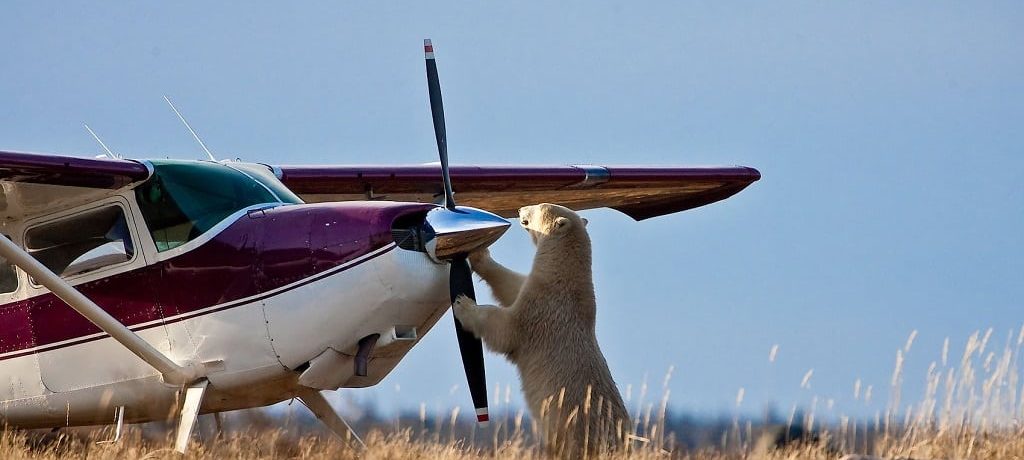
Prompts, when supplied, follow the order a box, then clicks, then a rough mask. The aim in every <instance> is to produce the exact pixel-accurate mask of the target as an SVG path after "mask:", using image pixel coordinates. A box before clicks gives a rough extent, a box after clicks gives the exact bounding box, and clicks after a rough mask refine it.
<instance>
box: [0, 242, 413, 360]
mask: <svg viewBox="0 0 1024 460" xmlns="http://www.w3.org/2000/svg"><path fill="white" fill-rule="evenodd" d="M394 248H395V246H392V247H391V248H390V249H388V250H386V251H381V252H379V253H377V254H374V255H372V256H370V257H367V258H365V259H362V260H359V261H357V262H355V263H353V264H351V265H347V266H345V267H344V268H342V269H340V270H335V271H327V272H325V273H321V274H319V275H317V276H314V277H312V278H309V279H308V280H306V281H305V282H302V283H299V284H296V285H294V286H291V287H289V288H287V289H282V290H280V291H276V292H273V293H267V294H264V295H261V296H258V297H254V298H251V299H242V300H238V301H234V302H230V303H228V304H225V305H222V306H220V307H218V308H215V309H213V310H209V311H204V312H200V313H196V314H193V315H185V316H182V317H180V318H174V319H172V320H170V321H167V320H165V321H163V322H161V323H156V324H151V325H148V326H144V327H129V328H128V329H130V330H132V331H134V332H138V331H144V330H147V329H152V328H154V327H159V326H165V325H168V324H174V323H178V322H181V321H185V320H188V319H192V318H197V317H200V316H206V315H211V314H213V313H217V312H221V311H224V310H228V309H231V308H235V307H239V306H242V305H246V304H250V303H253V302H259V301H261V300H265V299H267V298H270V297H273V296H275V295H278V294H284V293H285V292H289V291H292V290H295V289H298V288H300V287H303V286H305V285H307V284H310V283H315V282H317V281H320V280H322V279H324V278H326V277H328V276H331V275H336V274H339V273H342V272H344V271H347V270H348V269H350V268H354V267H358V266H359V265H362V264H363V263H364V262H367V261H370V260H373V259H376V258H377V257H380V256H382V255H384V254H387V253H389V252H391V251H392V250H394ZM108 337H110V335H108V334H103V335H100V336H96V337H90V338H83V339H81V340H77V341H74V342H68V343H63V344H60V345H54V346H50V347H45V348H40V349H37V350H28V351H25V352H23V353H17V354H14V355H9V356H4V357H0V361H4V360H8V359H13V358H18V357H22V356H27V355H31V354H39V353H44V352H47V351H53V350H59V349H61V348H67V347H71V346H75V345H81V344H83V343H89V342H93V341H96V340H100V339H105V338H108Z"/></svg>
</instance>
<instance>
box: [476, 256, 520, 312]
mask: <svg viewBox="0 0 1024 460" xmlns="http://www.w3.org/2000/svg"><path fill="white" fill-rule="evenodd" d="M469 265H470V267H472V269H473V271H474V272H476V274H477V275H480V278H481V279H483V280H484V282H486V283H487V285H488V286H490V287H491V292H493V293H494V298H495V299H498V304H500V305H501V306H503V307H509V306H512V304H513V303H515V302H516V297H518V296H519V291H520V290H522V288H523V283H525V282H526V277H525V276H523V275H521V274H519V273H516V272H514V271H512V270H509V269H508V268H506V267H505V266H504V265H502V264H500V263H498V262H497V261H495V260H494V259H492V258H491V251H489V250H488V249H487V248H483V249H478V250H476V251H473V252H471V253H469Z"/></svg>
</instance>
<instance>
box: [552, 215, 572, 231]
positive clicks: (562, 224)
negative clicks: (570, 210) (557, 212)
mask: <svg viewBox="0 0 1024 460" xmlns="http://www.w3.org/2000/svg"><path fill="white" fill-rule="evenodd" d="M569 224H570V222H569V219H566V218H565V217H559V218H557V219H555V229H556V230H559V231H561V230H565V229H567V228H569Z"/></svg>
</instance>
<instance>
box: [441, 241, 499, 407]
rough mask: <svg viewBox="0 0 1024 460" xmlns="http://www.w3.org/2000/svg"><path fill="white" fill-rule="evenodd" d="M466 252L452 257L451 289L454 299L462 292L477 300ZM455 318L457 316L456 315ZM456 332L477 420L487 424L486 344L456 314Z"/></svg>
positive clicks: (453, 300) (449, 277)
mask: <svg viewBox="0 0 1024 460" xmlns="http://www.w3.org/2000/svg"><path fill="white" fill-rule="evenodd" d="M472 273H473V272H472V271H470V268H469V262H467V261H466V256H465V255H464V254H460V255H458V256H456V257H455V258H454V259H452V265H451V271H450V272H449V273H448V291H449V293H450V294H451V297H452V303H455V299H456V298H457V297H458V296H460V295H466V296H468V297H470V298H472V299H473V300H476V293H475V292H473V276H472ZM452 318H455V316H454V315H453V316H452ZM455 336H456V337H457V338H458V339H459V351H461V352H462V367H463V368H465V369H466V380H467V381H468V382H469V394H470V396H471V397H472V398H473V407H474V408H475V409H476V421H477V422H479V423H480V424H483V425H486V424H487V422H488V420H489V414H488V413H487V377H486V375H485V373H484V347H483V344H481V343H480V339H478V338H476V337H474V336H473V333H471V332H469V331H467V330H465V329H464V328H463V327H462V323H461V322H459V319H458V318H455Z"/></svg>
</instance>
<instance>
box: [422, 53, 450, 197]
mask: <svg viewBox="0 0 1024 460" xmlns="http://www.w3.org/2000/svg"><path fill="white" fill-rule="evenodd" d="M423 53H424V56H425V58H426V63H427V92H428V93H429V94H430V114H431V115H432V116H433V118H434V137H435V138H437V153H438V154H439V155H440V156H441V176H442V177H443V178H444V207H446V208H448V209H449V210H452V211H454V210H455V194H454V193H453V192H452V178H451V176H450V175H449V174H448V138H447V136H446V135H445V131H444V104H443V103H442V102H441V81H440V80H439V79H438V77H437V63H436V62H434V45H432V44H431V43H430V39H429V38H427V39H424V40H423Z"/></svg>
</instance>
